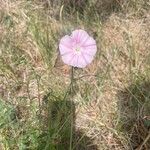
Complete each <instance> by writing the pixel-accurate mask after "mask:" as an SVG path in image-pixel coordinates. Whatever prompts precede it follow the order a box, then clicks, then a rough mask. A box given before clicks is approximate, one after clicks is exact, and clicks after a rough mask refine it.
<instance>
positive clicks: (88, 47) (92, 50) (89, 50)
mask: <svg viewBox="0 0 150 150" xmlns="http://www.w3.org/2000/svg"><path fill="white" fill-rule="evenodd" d="M96 51H97V46H96V42H95V40H94V39H93V38H92V37H89V38H88V39H87V41H85V42H84V43H83V45H82V52H83V53H85V54H88V55H91V56H94V55H95V54H96Z"/></svg>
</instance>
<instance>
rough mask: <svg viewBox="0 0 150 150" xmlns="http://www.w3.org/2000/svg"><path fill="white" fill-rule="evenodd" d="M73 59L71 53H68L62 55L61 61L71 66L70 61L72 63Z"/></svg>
mask: <svg viewBox="0 0 150 150" xmlns="http://www.w3.org/2000/svg"><path fill="white" fill-rule="evenodd" d="M73 57H74V54H73V53H68V54H66V55H62V60H63V62H64V63H65V64H67V65H71V61H72V59H73Z"/></svg>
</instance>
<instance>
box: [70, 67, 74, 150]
mask: <svg viewBox="0 0 150 150" xmlns="http://www.w3.org/2000/svg"><path fill="white" fill-rule="evenodd" d="M70 80H71V83H70V86H71V87H70V94H71V100H70V101H71V129H70V148H69V150H72V141H73V123H74V121H73V119H74V118H73V117H74V116H73V114H74V113H73V111H74V110H73V109H74V108H73V100H72V98H73V91H74V89H73V82H74V67H72V68H71V79H70Z"/></svg>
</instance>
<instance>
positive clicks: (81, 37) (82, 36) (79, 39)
mask: <svg viewBox="0 0 150 150" xmlns="http://www.w3.org/2000/svg"><path fill="white" fill-rule="evenodd" d="M71 37H72V39H73V40H74V41H76V44H81V43H83V42H84V41H86V39H88V37H89V35H88V33H87V32H85V31H84V30H81V29H79V30H75V31H73V32H72V34H71Z"/></svg>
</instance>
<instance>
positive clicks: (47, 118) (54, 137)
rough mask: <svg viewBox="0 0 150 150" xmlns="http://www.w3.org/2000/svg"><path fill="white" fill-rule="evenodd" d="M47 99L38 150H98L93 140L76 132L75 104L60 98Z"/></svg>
mask: <svg viewBox="0 0 150 150" xmlns="http://www.w3.org/2000/svg"><path fill="white" fill-rule="evenodd" d="M50 97H51V96H50ZM45 98H46V99H45V100H46V101H45V102H46V105H47V108H46V107H45V108H46V109H45V110H44V112H43V113H42V118H43V121H42V122H44V124H42V125H41V135H40V137H39V146H38V150H97V146H96V145H94V144H93V143H92V139H90V138H89V137H87V136H85V134H84V133H82V132H80V131H76V130H75V105H74V103H73V102H71V101H66V100H63V101H62V100H61V99H60V100H59V98H58V97H53V101H52V99H51V98H48V97H47V96H46V97H45ZM44 105H45V104H44ZM46 105H45V106H46Z"/></svg>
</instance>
